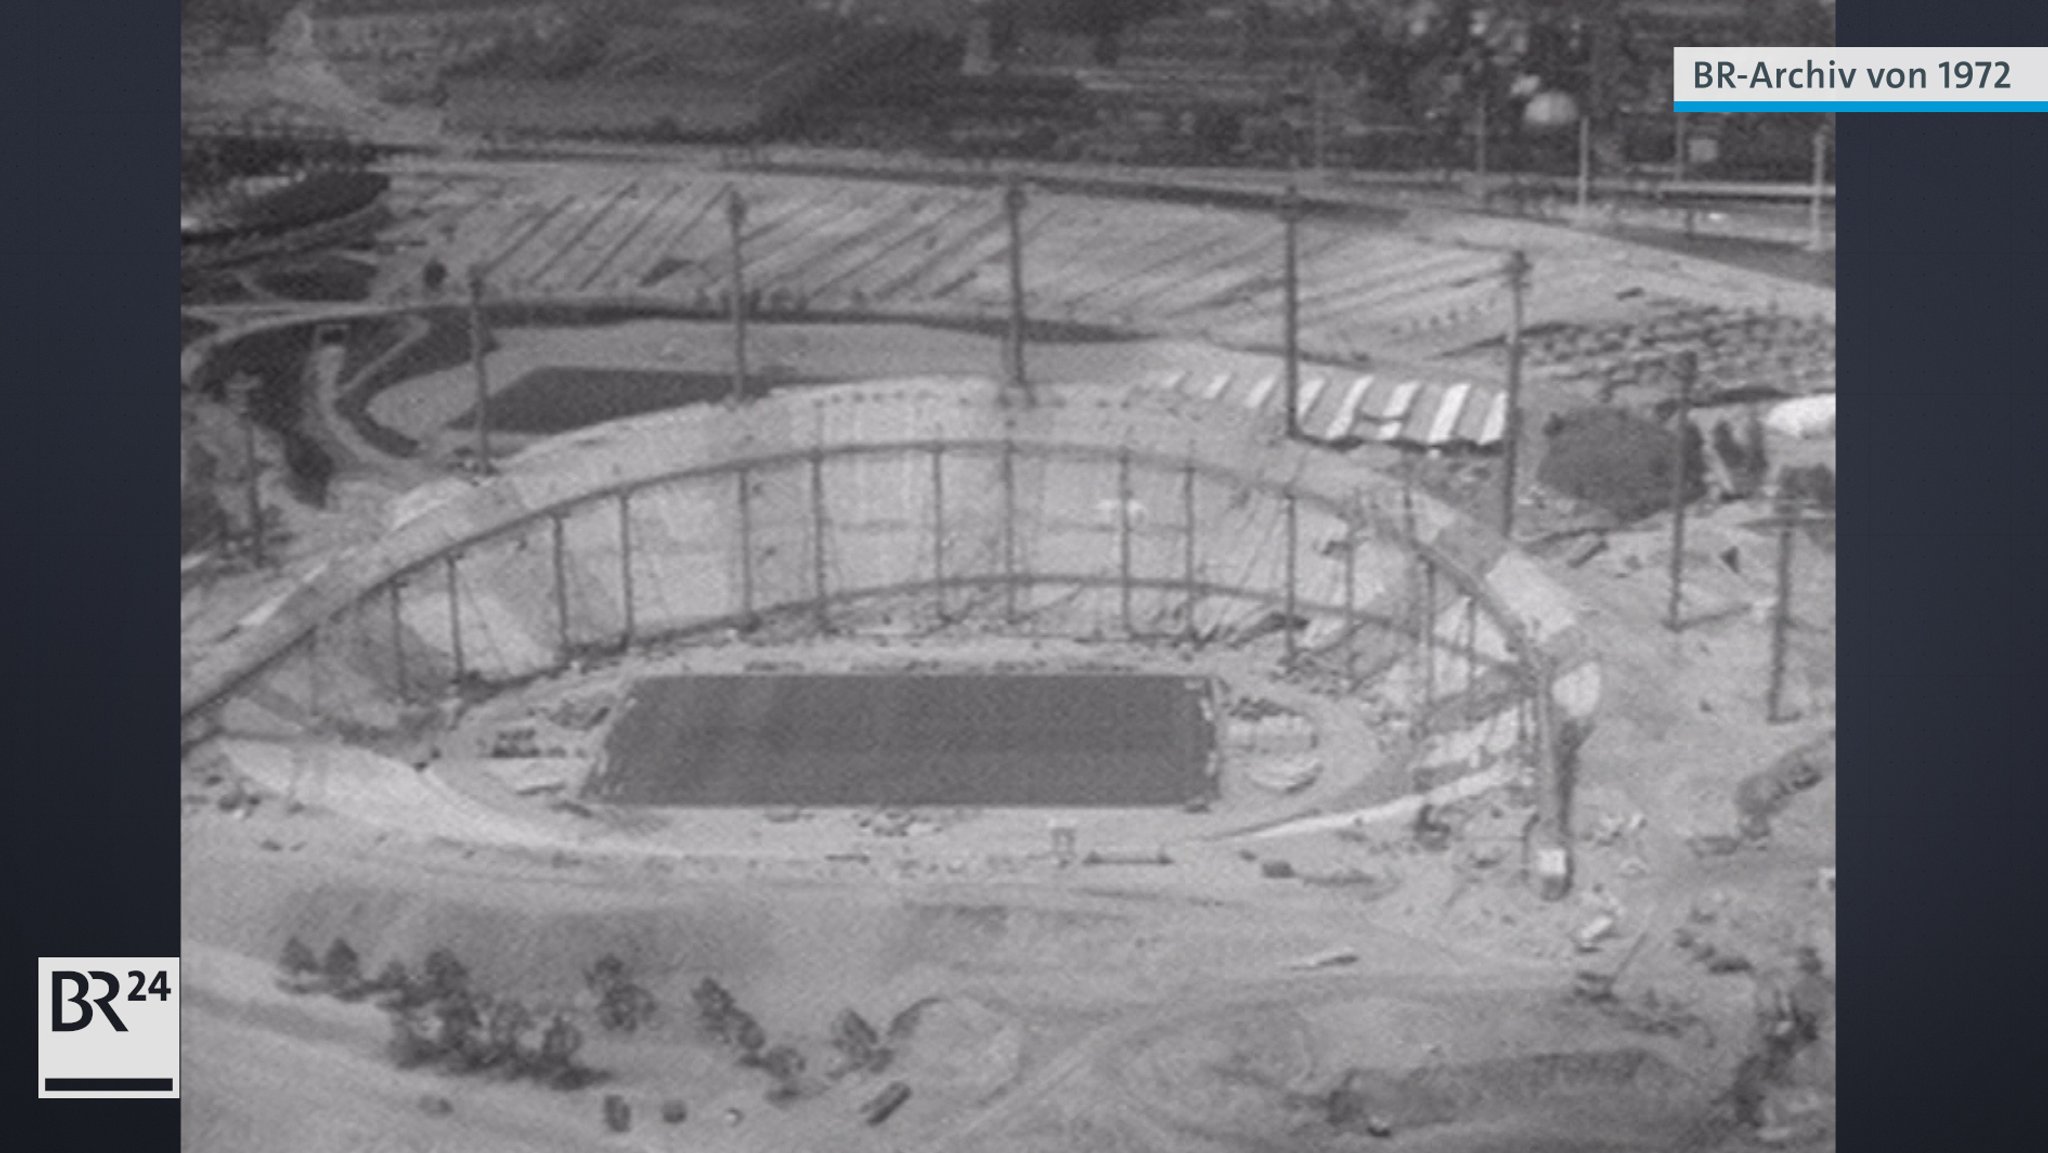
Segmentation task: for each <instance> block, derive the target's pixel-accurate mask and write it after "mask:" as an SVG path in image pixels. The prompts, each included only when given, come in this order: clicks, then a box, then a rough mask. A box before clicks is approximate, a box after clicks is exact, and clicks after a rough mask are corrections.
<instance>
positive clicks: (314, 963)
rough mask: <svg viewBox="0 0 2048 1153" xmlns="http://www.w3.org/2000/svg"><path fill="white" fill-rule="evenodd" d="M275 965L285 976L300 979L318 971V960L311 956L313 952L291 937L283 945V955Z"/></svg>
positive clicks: (303, 943) (302, 942) (304, 944)
mask: <svg viewBox="0 0 2048 1153" xmlns="http://www.w3.org/2000/svg"><path fill="white" fill-rule="evenodd" d="M277 964H278V967H279V968H281V969H283V970H284V971H285V975H286V976H289V977H302V976H305V975H306V974H308V973H314V972H318V971H319V969H320V958H318V957H316V956H314V955H313V950H312V949H311V948H310V947H308V946H307V944H306V943H305V942H304V941H301V940H299V939H298V938H297V937H293V938H292V939H291V940H289V941H286V942H285V943H284V954H283V955H282V956H280V957H279V958H278V961H277Z"/></svg>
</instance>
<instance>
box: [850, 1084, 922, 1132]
mask: <svg viewBox="0 0 2048 1153" xmlns="http://www.w3.org/2000/svg"><path fill="white" fill-rule="evenodd" d="M908 1100H910V1086H909V1085H906V1084H904V1083H903V1082H901V1081H891V1082H889V1085H888V1088H885V1089H883V1090H882V1091H881V1092H880V1093H877V1094H876V1095H875V1096H873V1097H870V1098H868V1100H867V1102H866V1103H865V1104H863V1105H862V1106H861V1107H860V1112H861V1116H862V1117H865V1118H866V1119H867V1123H868V1124H870V1125H880V1124H881V1123H882V1122H884V1121H887V1120H888V1119H889V1116H890V1114H892V1113H894V1112H896V1110H898V1109H901V1108H902V1107H903V1103H904V1102H905V1101H908Z"/></svg>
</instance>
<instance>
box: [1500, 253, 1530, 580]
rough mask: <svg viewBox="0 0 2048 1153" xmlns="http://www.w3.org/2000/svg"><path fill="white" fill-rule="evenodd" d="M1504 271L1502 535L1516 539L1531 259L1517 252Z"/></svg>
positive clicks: (1513, 254) (1509, 538) (1509, 255)
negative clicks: (1505, 355)
mask: <svg viewBox="0 0 2048 1153" xmlns="http://www.w3.org/2000/svg"><path fill="white" fill-rule="evenodd" d="M1502 272H1503V274H1504V275H1505V276H1506V278H1507V282H1508V397H1507V404H1508V409H1507V420H1506V421H1505V422H1504V423H1503V425H1502V427H1501V446H1500V447H1501V458H1500V535H1501V536H1502V538H1504V539H1506V540H1513V539H1514V537H1515V467H1516V459H1515V458H1516V454H1517V451H1518V450H1519V449H1520V447H1521V441H1522V297H1523V294H1524V293H1525V292H1527V291H1528V288H1529V258H1528V257H1527V256H1524V255H1523V254H1522V250H1521V249H1519V248H1517V249H1515V250H1514V251H1513V252H1510V253H1508V260H1507V266H1506V267H1505V268H1504V269H1503V270H1502Z"/></svg>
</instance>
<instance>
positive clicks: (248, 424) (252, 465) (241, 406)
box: [227, 374, 269, 568]
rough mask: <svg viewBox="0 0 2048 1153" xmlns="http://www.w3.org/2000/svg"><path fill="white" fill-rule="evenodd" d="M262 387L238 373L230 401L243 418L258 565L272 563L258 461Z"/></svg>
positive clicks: (252, 544) (253, 555) (253, 556)
mask: <svg viewBox="0 0 2048 1153" xmlns="http://www.w3.org/2000/svg"><path fill="white" fill-rule="evenodd" d="M259 387H261V386H260V385H259V383H258V382H257V380H256V378H254V377H252V376H248V375H246V374H245V375H242V376H237V377H235V378H234V379H233V380H230V381H229V382H228V387H227V393H228V403H229V405H230V406H232V407H233V408H234V410H235V415H237V416H239V417H241V418H242V460H243V469H242V473H243V479H244V480H245V481H246V482H247V489H246V493H247V497H248V503H249V559H250V560H251V561H252V562H253V563H254V564H255V565H256V567H258V568H262V567H264V566H265V565H267V564H268V563H269V557H268V555H267V553H266V552H265V550H264V547H263V490H262V487H261V485H260V484H259V469H258V465H257V460H256V412H255V404H254V400H255V392H256V390H257V388H259Z"/></svg>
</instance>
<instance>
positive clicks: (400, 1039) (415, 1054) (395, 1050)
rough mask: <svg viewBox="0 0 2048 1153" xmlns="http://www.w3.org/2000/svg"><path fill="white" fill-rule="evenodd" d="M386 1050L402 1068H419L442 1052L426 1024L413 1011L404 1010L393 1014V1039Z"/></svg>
mask: <svg viewBox="0 0 2048 1153" xmlns="http://www.w3.org/2000/svg"><path fill="white" fill-rule="evenodd" d="M386 1051H387V1052H388V1053H390V1054H391V1060H392V1061H393V1062H394V1063H396V1064H397V1066H398V1067H399V1068H401V1069H414V1068H418V1067H419V1066H421V1065H424V1064H426V1063H427V1062H429V1061H432V1060H434V1059H435V1058H437V1057H439V1056H441V1053H442V1049H441V1047H440V1045H438V1044H437V1043H436V1042H435V1041H434V1039H433V1037H432V1036H431V1035H429V1033H428V1031H427V1028H426V1025H425V1024H424V1023H423V1022H421V1021H420V1019H419V1018H417V1017H415V1016H413V1015H412V1014H411V1013H404V1012H396V1013H393V1014H391V1041H390V1043H389V1045H387V1046H386Z"/></svg>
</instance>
